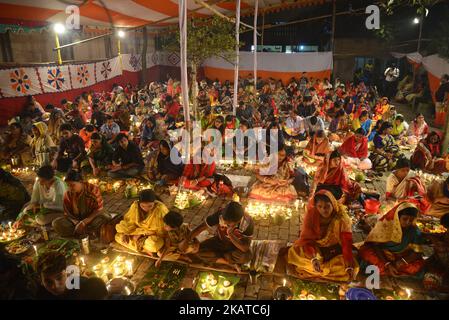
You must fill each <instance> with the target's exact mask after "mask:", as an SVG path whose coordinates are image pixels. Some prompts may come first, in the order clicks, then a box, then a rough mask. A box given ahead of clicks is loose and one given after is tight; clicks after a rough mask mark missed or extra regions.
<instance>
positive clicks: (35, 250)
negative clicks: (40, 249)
mask: <svg viewBox="0 0 449 320" xmlns="http://www.w3.org/2000/svg"><path fill="white" fill-rule="evenodd" d="M33 248H34V252H36V256H37V247H36V246H35V245H33Z"/></svg>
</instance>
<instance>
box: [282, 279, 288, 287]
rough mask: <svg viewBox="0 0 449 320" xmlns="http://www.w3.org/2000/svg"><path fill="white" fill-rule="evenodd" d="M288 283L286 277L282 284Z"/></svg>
mask: <svg viewBox="0 0 449 320" xmlns="http://www.w3.org/2000/svg"><path fill="white" fill-rule="evenodd" d="M286 284H287V279H284V281H282V286H283V287H285V285H286Z"/></svg>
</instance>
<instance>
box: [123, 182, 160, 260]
mask: <svg viewBox="0 0 449 320" xmlns="http://www.w3.org/2000/svg"><path fill="white" fill-rule="evenodd" d="M167 213H168V209H167V207H166V206H165V204H163V203H162V202H160V201H158V200H156V194H155V193H154V192H153V190H143V191H141V192H140V194H139V200H138V201H134V203H133V204H132V205H131V208H129V210H128V212H127V213H126V214H125V216H124V218H123V220H122V221H121V222H120V223H119V224H118V225H117V226H116V227H115V228H116V230H117V234H116V235H115V241H117V242H118V243H120V244H121V245H123V246H125V247H127V248H128V249H131V250H133V251H136V252H145V253H148V254H150V255H153V256H156V253H157V252H158V251H159V250H160V249H162V247H163V246H164V236H165V233H166V231H165V230H164V220H163V218H164V216H165V215H166V214H167ZM156 257H157V256H156Z"/></svg>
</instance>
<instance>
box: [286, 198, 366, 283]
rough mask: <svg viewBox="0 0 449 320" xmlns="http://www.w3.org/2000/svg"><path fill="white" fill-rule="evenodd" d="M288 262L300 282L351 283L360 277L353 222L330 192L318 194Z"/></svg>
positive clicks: (290, 251)
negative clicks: (354, 251)
mask: <svg viewBox="0 0 449 320" xmlns="http://www.w3.org/2000/svg"><path fill="white" fill-rule="evenodd" d="M287 262H288V264H289V265H290V266H291V267H293V268H294V271H295V272H296V274H297V275H298V276H299V277H301V278H319V279H323V280H331V281H351V280H353V279H354V278H355V277H356V276H357V273H358V264H357V261H356V260H355V259H354V257H353V254H352V228H351V218H350V217H349V215H348V214H347V212H346V207H344V206H343V205H341V204H340V203H338V202H337V200H336V199H335V197H334V196H333V195H332V193H331V192H330V191H327V190H320V191H319V192H317V193H316V194H315V196H314V198H313V201H312V202H311V203H310V204H309V207H308V209H307V213H306V216H305V221H304V223H303V226H302V230H301V234H300V238H299V240H297V241H296V242H295V243H294V245H293V246H292V247H290V249H289V251H288V258H287Z"/></svg>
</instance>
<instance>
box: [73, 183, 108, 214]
mask: <svg viewBox="0 0 449 320" xmlns="http://www.w3.org/2000/svg"><path fill="white" fill-rule="evenodd" d="M102 209H103V198H102V196H101V192H100V189H99V188H98V187H97V186H95V185H93V184H90V183H87V182H83V191H82V192H81V193H73V192H70V191H67V192H66V193H65V194H64V214H66V215H67V216H69V217H70V218H72V219H75V220H77V221H81V220H83V219H85V218H87V217H90V216H91V215H92V214H93V213H95V212H98V211H100V210H102Z"/></svg>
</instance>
